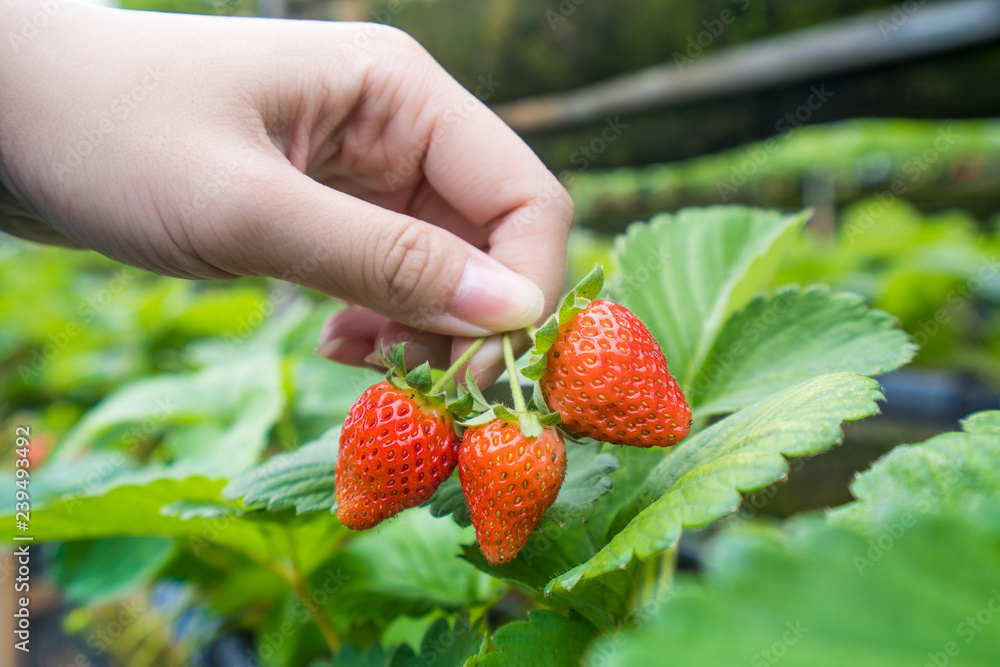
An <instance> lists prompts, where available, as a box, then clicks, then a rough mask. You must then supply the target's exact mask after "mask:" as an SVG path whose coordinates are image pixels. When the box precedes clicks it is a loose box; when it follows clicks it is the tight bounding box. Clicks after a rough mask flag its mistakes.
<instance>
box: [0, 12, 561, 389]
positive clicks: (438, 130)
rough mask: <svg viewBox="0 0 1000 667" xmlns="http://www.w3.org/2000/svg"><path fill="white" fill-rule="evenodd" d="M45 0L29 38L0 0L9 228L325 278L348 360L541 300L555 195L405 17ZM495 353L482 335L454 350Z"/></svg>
mask: <svg viewBox="0 0 1000 667" xmlns="http://www.w3.org/2000/svg"><path fill="white" fill-rule="evenodd" d="M55 6H56V7H58V11H57V13H56V15H55V16H54V17H52V18H51V20H50V21H49V22H48V24H47V25H45V26H44V27H42V28H40V29H38V31H37V34H33V35H31V36H30V37H29V38H24V36H23V34H22V33H21V32H20V30H21V26H22V25H23V24H22V17H23V16H30V15H31V14H32V12H34V11H37V7H36V6H34V5H32V4H29V3H26V2H24V0H14V3H13V5H9V4H8V5H3V6H2V7H0V29H2V30H3V31H4V32H6V33H7V34H6V35H4V36H3V39H2V40H0V43H2V44H0V48H3V49H4V54H3V55H2V57H0V90H2V91H3V93H2V95H0V160H2V162H0V182H2V183H3V185H4V187H6V189H7V190H8V191H9V192H10V193H11V194H12V195H13V196H14V198H16V199H17V201H18V202H19V203H20V204H22V205H23V206H24V207H25V208H26V209H27V210H28V211H29V212H30V214H31V215H24V216H20V217H17V216H12V215H9V214H8V215H7V217H6V222H5V223H4V222H0V224H5V226H6V227H7V228H8V229H10V230H11V231H14V232H15V233H17V234H19V235H22V236H26V237H29V238H35V239H37V240H42V241H48V242H51V241H52V240H53V238H59V239H61V240H62V241H66V242H70V243H73V244H77V245H80V246H83V247H86V248H92V249H94V250H97V251H99V252H101V253H104V254H106V255H108V256H110V257H113V258H115V259H117V260H119V261H122V262H125V263H127V264H131V265H133V266H138V267H142V268H144V269H148V270H150V271H155V272H158V273H162V274H164V275H170V276H179V277H183V278H199V279H220V278H233V277H237V276H247V275H263V276H272V277H276V278H281V279H285V280H289V281H292V282H296V283H299V284H302V285H305V286H308V287H312V288H315V289H317V290H320V291H322V292H325V293H326V294H329V295H331V296H334V297H338V298H341V299H344V300H346V301H349V302H351V303H353V304H356V305H355V306H352V307H350V308H347V309H345V310H344V311H341V312H340V313H338V314H337V315H335V316H334V317H333V318H332V319H331V321H330V322H328V323H327V325H326V327H325V329H324V332H323V340H322V341H321V342H322V345H321V346H320V348H319V349H318V351H319V352H320V353H321V354H323V355H325V356H327V357H329V358H331V359H334V360H337V361H340V362H344V363H351V364H361V363H363V362H364V360H365V358H366V357H367V356H368V355H370V354H371V353H372V352H373V351H374V350H375V349H376V348H377V343H378V341H379V340H382V341H383V342H384V343H386V344H391V343H394V342H397V341H400V340H409V345H408V348H409V352H408V361H409V363H411V364H412V363H416V362H419V361H423V360H429V361H432V362H433V363H434V364H435V365H437V366H446V365H447V362H448V360H449V359H454V358H457V356H458V355H459V354H460V353H461V351H462V350H464V349H465V347H466V346H467V345H468V344H469V340H468V338H467V337H474V336H481V335H487V334H491V333H495V332H500V331H504V330H513V329H518V328H522V327H524V326H526V325H528V324H532V323H536V322H538V321H539V320H540V319H541V318H542V317H543V315H544V314H545V313H547V312H550V311H551V310H552V309H553V308H554V306H555V302H556V299H557V297H558V294H559V292H560V290H561V288H562V281H563V275H564V271H565V256H566V241H567V235H568V231H569V227H570V224H571V218H572V204H571V202H570V200H569V197H568V195H567V194H566V192H565V190H564V189H563V188H562V187H561V185H560V184H559V182H558V181H557V180H556V178H555V177H554V176H553V175H552V174H551V173H550V172H549V171H548V170H547V169H546V168H545V167H544V166H543V165H542V163H541V162H540V161H539V160H538V159H537V157H535V155H534V154H533V153H532V152H531V150H530V149H529V148H528V147H527V146H526V145H525V144H524V143H523V142H522V141H521V140H520V139H519V138H518V137H517V136H516V135H515V134H514V133H513V132H512V131H511V130H510V129H509V128H508V127H507V126H506V125H504V124H503V122H502V121H500V120H499V119H498V118H497V117H496V116H495V115H494V114H493V113H492V112H490V111H489V110H488V109H487V108H486V107H485V106H484V105H483V104H482V103H481V102H480V101H479V100H478V99H477V98H476V97H475V96H474V95H473V94H472V93H470V92H468V91H466V90H465V89H463V88H462V87H461V86H459V85H458V83H457V82H455V81H454V80H453V79H452V78H451V77H450V76H449V75H448V74H447V73H446V72H445V71H444V70H443V69H442V68H441V67H440V66H439V65H438V64H437V63H436V62H435V61H434V60H433V59H432V58H431V57H430V56H429V55H428V54H427V52H426V51H424V50H423V49H422V48H421V47H420V46H419V45H418V44H417V43H416V42H415V41H414V40H413V39H412V38H410V37H408V36H407V35H405V34H404V33H402V32H400V31H397V30H395V29H392V28H387V27H384V26H377V25H373V24H361V23H322V22H307V21H275V20H265V19H244V18H220V17H203V16H184V15H171V14H155V13H145V12H132V11H122V10H114V9H103V8H94V7H82V6H75V5H61V4H57V5H55ZM14 37H18V39H14ZM8 208H9V207H8ZM4 209H5V207H2V206H0V211H3V210H4ZM0 215H2V214H0ZM42 221H44V222H42ZM522 342H523V338H522ZM501 366H502V363H501V362H500V346H499V341H498V340H497V342H496V343H495V344H490V343H488V344H487V345H486V346H484V348H483V350H481V351H480V352H479V353H478V355H477V357H476V358H475V359H474V360H473V362H472V367H473V369H474V371H476V372H477V379H479V380H482V381H490V380H492V379H493V378H495V377H496V375H497V374H499V372H500V367H501Z"/></svg>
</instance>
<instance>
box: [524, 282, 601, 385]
mask: <svg viewBox="0 0 1000 667" xmlns="http://www.w3.org/2000/svg"><path fill="white" fill-rule="evenodd" d="M603 287H604V267H602V266H601V265H600V264H595V265H594V268H593V269H592V270H591V271H590V273H588V274H587V275H586V276H584V277H583V280H581V281H580V282H579V283H577V285H576V287H574V288H573V289H571V290H570V291H569V293H568V294H567V295H566V297H565V298H564V299H563V301H562V304H561V305H560V306H559V310H557V311H556V312H555V313H553V314H552V316H551V317H549V319H547V320H545V323H544V324H542V326H540V327H539V328H538V330H537V331H535V345H534V347H532V348H531V364H529V365H528V366H526V367H525V368H524V369H523V370H522V371H521V372H522V373H523V374H524V377H526V378H528V379H529V380H535V381H537V380H540V379H542V376H543V375H545V369H546V367H547V366H548V352H549V349H551V348H552V345H553V344H554V343H555V342H556V338H557V337H558V336H559V328H560V327H562V326H563V325H564V324H566V323H567V322H569V321H570V320H571V319H573V318H574V317H575V316H576V314H577V313H579V312H580V311H581V310H583V309H585V308H586V307H587V306H589V305H590V302H591V301H593V300H594V298H595V297H596V296H597V295H598V294H600V293H601V289H602V288H603Z"/></svg>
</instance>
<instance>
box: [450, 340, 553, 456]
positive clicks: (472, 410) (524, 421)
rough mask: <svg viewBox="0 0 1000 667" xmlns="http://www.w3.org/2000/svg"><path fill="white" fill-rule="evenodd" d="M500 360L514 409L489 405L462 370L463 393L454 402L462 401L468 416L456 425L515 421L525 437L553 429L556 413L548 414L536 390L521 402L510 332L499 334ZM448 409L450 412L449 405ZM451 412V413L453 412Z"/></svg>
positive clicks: (468, 425)
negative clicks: (503, 364) (500, 344)
mask: <svg viewBox="0 0 1000 667" xmlns="http://www.w3.org/2000/svg"><path fill="white" fill-rule="evenodd" d="M503 357H504V363H505V364H506V366H507V377H508V380H509V381H510V393H511V396H512V398H513V399H514V409H513V410H511V409H510V408H508V407H507V406H505V405H500V404H491V403H489V402H488V401H487V400H486V398H485V397H484V396H483V394H482V392H481V391H479V387H478V386H477V385H476V382H475V379H474V378H473V377H472V373H471V372H470V371H466V374H465V389H466V393H465V395H464V396H462V397H460V398H459V399H457V401H456V403H457V402H458V401H465V406H467V408H468V411H467V414H468V417H467V418H466V419H464V420H462V421H461V422H460V423H461V424H462V426H465V427H471V426H483V425H484V424H488V423H490V422H492V421H495V420H497V419H502V420H505V421H516V422H517V423H518V428H519V429H520V431H521V434H522V435H524V436H525V437H527V438H537V437H538V436H540V435H541V434H542V431H543V430H544V429H545V427H546V426H556V425H558V424H559V422H560V418H559V414H558V413H556V412H549V410H548V408H546V407H545V401H544V400H542V399H541V394H540V393H539V392H538V391H537V388H536V391H535V393H534V395H533V396H532V399H531V402H530V403H527V402H525V400H524V394H523V392H522V391H521V384H520V382H518V379H517V369H516V368H514V350H513V347H512V345H511V342H510V332H507V333H504V334H503ZM449 409H451V405H450V404H449ZM452 411H453V412H454V410H452ZM456 414H457V413H456Z"/></svg>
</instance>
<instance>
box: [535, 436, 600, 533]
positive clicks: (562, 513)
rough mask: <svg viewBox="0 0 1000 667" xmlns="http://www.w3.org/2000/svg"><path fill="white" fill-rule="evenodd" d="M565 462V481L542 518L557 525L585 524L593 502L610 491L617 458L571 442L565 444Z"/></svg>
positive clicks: (596, 445)
mask: <svg viewBox="0 0 1000 667" xmlns="http://www.w3.org/2000/svg"><path fill="white" fill-rule="evenodd" d="M607 447H610V445H608V446H607ZM566 459H567V460H566V478H565V479H564V480H563V485H562V487H561V488H560V489H559V495H558V496H557V497H556V502H555V503H553V504H552V507H550V508H549V511H548V512H547V513H546V515H545V516H546V518H548V519H549V520H551V521H555V522H557V523H567V522H569V521H586V520H587V518H589V517H590V514H591V512H592V511H593V506H594V503H595V502H597V499H598V498H600V497H601V496H603V495H604V494H606V493H608V492H610V491H611V487H612V481H611V473H613V472H615V471H616V470H617V469H618V459H616V458H615V457H614V455H613V454H610V453H608V452H606V451H602V450H601V445H598V444H593V445H578V444H575V443H572V442H567V443H566Z"/></svg>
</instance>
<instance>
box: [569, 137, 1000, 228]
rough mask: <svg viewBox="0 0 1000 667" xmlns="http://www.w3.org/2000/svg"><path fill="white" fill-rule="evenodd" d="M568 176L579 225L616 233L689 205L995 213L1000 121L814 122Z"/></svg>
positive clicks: (999, 176) (999, 169)
mask: <svg viewBox="0 0 1000 667" xmlns="http://www.w3.org/2000/svg"><path fill="white" fill-rule="evenodd" d="M564 178H566V180H567V184H568V186H569V189H570V191H571V192H572V194H573V201H574V202H575V204H576V219H577V221H578V224H581V225H584V226H588V227H594V228H597V229H600V230H603V231H606V232H614V231H618V230H619V229H620V228H621V227H622V226H623V225H625V224H627V223H628V222H631V221H632V220H641V219H645V218H646V217H648V216H649V215H651V214H652V213H654V212H657V211H664V210H668V211H669V210H674V209H677V208H681V207H684V206H703V205H709V204H733V203H742V204H752V205H755V206H777V207H780V208H789V209H791V208H798V207H799V206H811V205H816V204H819V205H821V206H841V205H846V204H848V203H850V202H852V201H854V200H856V199H858V198H860V197H864V196H867V195H875V194H879V195H881V196H882V197H883V198H884V197H889V198H891V199H896V198H898V197H903V198H907V199H911V200H915V201H918V202H921V203H923V204H925V205H926V206H927V207H928V208H930V209H932V210H933V209H938V208H941V207H942V206H946V205H951V206H957V207H959V208H964V209H971V210H973V211H975V212H976V214H977V215H979V216H980V217H988V216H990V215H992V214H994V213H995V212H996V211H998V210H1000V197H998V194H997V193H998V192H1000V120H996V119H988V120H971V121H916V120H904V119H859V120H852V121H845V122H840V123H834V124H830V125H813V126H807V127H801V128H799V129H795V130H790V131H788V132H785V133H783V134H778V135H776V136H774V137H772V138H770V139H768V140H766V141H761V142H756V143H752V144H748V145H745V146H740V147H738V148H733V149H731V150H727V151H724V152H721V153H717V154H714V155H706V156H704V157H699V158H695V159H692V160H686V161H682V162H672V163H666V164H661V165H651V166H646V167H634V168H622V169H612V170H603V171H601V170H592V171H582V172H576V171H568V172H565V173H564ZM810 189H811V190H812V191H813V192H814V193H815V194H813V193H811V192H810Z"/></svg>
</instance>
